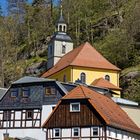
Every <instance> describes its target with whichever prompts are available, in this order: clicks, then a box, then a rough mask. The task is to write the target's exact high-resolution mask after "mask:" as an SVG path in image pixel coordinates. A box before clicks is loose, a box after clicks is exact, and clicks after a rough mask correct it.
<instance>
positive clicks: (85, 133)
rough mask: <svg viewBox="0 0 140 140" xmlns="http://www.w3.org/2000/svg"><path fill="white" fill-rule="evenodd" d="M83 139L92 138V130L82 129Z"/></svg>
mask: <svg viewBox="0 0 140 140" xmlns="http://www.w3.org/2000/svg"><path fill="white" fill-rule="evenodd" d="M81 136H82V137H90V128H82V129H81Z"/></svg>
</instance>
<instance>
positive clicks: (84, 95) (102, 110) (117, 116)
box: [43, 86, 140, 134]
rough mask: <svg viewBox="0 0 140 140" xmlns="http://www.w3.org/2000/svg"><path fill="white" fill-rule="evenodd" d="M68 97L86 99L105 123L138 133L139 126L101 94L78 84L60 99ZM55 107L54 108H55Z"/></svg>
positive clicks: (139, 131)
mask: <svg viewBox="0 0 140 140" xmlns="http://www.w3.org/2000/svg"><path fill="white" fill-rule="evenodd" d="M68 99H87V100H88V101H89V103H90V104H91V105H92V107H93V108H94V109H95V110H96V111H97V112H98V113H99V114H100V116H101V117H102V118H103V119H104V121H105V122H106V125H108V126H112V127H115V128H119V129H123V130H125V131H129V132H133V133H136V134H140V128H138V127H137V125H136V124H135V123H134V122H133V121H132V120H131V119H130V118H129V117H128V115H127V114H126V113H125V112H124V111H123V110H122V109H121V108H120V107H119V105H117V104H116V103H115V102H114V101H113V100H112V99H110V98H108V97H106V96H104V95H102V94H99V93H97V92H95V91H93V90H91V89H89V88H87V87H85V86H78V87H76V88H74V89H73V90H72V91H70V92H69V93H68V94H67V95H65V96H64V97H63V98H62V100H68ZM60 103H61V102H60ZM60 103H59V104H60ZM58 106H59V105H57V107H58ZM57 107H56V108H55V109H57ZM54 112H55V110H54V111H53V112H52V114H51V116H52V115H53V113H54ZM51 116H50V117H49V118H48V120H47V121H46V122H45V123H44V125H43V127H45V125H46V124H47V122H48V121H49V119H50V118H51Z"/></svg>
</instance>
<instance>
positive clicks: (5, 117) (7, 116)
mask: <svg viewBox="0 0 140 140" xmlns="http://www.w3.org/2000/svg"><path fill="white" fill-rule="evenodd" d="M10 119H11V111H8V110H7V111H4V112H3V120H4V121H9V120H10Z"/></svg>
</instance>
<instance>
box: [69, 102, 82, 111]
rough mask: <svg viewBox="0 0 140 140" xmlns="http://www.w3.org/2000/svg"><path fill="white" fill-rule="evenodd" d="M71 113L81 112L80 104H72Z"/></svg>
mask: <svg viewBox="0 0 140 140" xmlns="http://www.w3.org/2000/svg"><path fill="white" fill-rule="evenodd" d="M70 112H80V103H71V104H70Z"/></svg>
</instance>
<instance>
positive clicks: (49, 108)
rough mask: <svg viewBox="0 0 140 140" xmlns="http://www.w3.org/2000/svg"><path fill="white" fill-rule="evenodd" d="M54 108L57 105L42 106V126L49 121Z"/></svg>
mask: <svg viewBox="0 0 140 140" xmlns="http://www.w3.org/2000/svg"><path fill="white" fill-rule="evenodd" d="M53 106H55V104H53V105H43V106H42V118H41V120H42V122H41V125H43V124H44V122H45V121H46V120H47V118H48V117H49V115H50V114H51V112H52V107H53Z"/></svg>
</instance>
